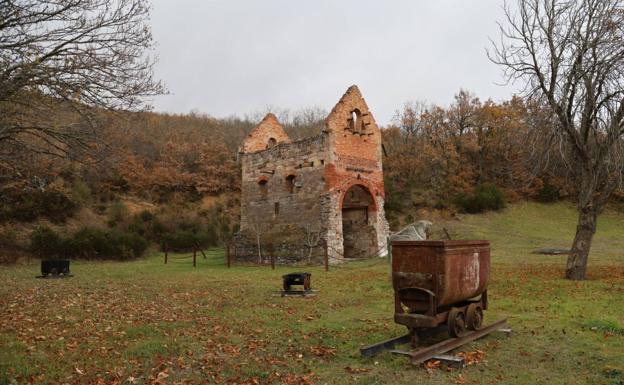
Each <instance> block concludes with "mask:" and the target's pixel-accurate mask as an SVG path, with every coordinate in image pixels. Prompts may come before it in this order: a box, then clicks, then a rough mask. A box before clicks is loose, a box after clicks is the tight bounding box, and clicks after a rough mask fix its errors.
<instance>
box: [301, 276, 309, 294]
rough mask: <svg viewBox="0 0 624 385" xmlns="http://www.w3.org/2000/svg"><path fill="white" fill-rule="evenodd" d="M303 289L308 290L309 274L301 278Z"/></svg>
mask: <svg viewBox="0 0 624 385" xmlns="http://www.w3.org/2000/svg"><path fill="white" fill-rule="evenodd" d="M303 290H305V291H308V290H310V276H306V277H305V278H304V279H303Z"/></svg>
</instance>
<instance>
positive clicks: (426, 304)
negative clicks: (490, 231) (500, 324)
mask: <svg viewBox="0 0 624 385" xmlns="http://www.w3.org/2000/svg"><path fill="white" fill-rule="evenodd" d="M489 276H490V243H489V242H488V241H473V240H456V241H394V242H392V285H393V287H394V305H395V310H394V322H396V323H397V324H400V325H404V326H406V327H407V328H408V330H409V332H410V339H411V343H412V346H414V347H415V346H416V345H418V334H419V332H421V331H423V330H426V329H429V328H435V327H437V326H440V325H443V324H446V325H448V331H449V334H450V335H451V337H461V336H462V335H464V334H465V333H466V332H467V330H468V329H469V330H478V329H479V328H481V325H482V322H483V311H484V310H485V309H487V306H488V301H487V286H488V280H489Z"/></svg>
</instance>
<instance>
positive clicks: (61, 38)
mask: <svg viewBox="0 0 624 385" xmlns="http://www.w3.org/2000/svg"><path fill="white" fill-rule="evenodd" d="M148 18H149V2H148V0H64V1H59V0H0V147H1V149H2V153H0V154H1V155H3V157H4V158H5V159H6V158H7V157H10V156H11V155H12V154H15V153H20V152H25V151H26V152H33V151H34V152H39V153H46V154H51V155H56V156H62V157H72V156H73V155H75V152H76V151H79V150H81V149H86V148H93V146H94V145H97V143H96V142H95V140H94V135H95V134H96V132H97V127H98V124H97V123H98V118H102V115H103V114H102V111H103V110H118V109H122V110H140V109H142V108H144V107H145V104H144V100H145V99H144V98H145V97H149V96H151V95H155V94H159V93H162V92H164V88H163V86H162V85H161V83H160V82H159V81H156V80H154V79H153V77H152V67H153V64H154V58H153V57H151V56H149V53H150V50H151V48H152V47H153V40H152V35H151V32H150V28H149V25H148ZM9 159H10V158H9Z"/></svg>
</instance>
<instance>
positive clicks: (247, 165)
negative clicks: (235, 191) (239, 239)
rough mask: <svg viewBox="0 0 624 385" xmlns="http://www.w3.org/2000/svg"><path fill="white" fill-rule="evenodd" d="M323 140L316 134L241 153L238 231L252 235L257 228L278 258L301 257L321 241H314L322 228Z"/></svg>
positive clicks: (325, 150)
mask: <svg viewBox="0 0 624 385" xmlns="http://www.w3.org/2000/svg"><path fill="white" fill-rule="evenodd" d="M326 139H327V136H326V135H320V136H317V137H313V138H307V139H303V140H300V141H297V142H293V143H284V144H279V145H277V146H276V147H273V148H270V149H267V150H265V151H261V152H256V153H249V154H243V155H242V158H241V160H242V169H243V178H242V186H241V188H242V194H241V196H242V197H244V198H243V199H242V202H241V232H242V233H245V234H246V236H247V237H252V238H253V237H254V236H255V235H256V233H257V232H258V231H259V232H260V233H261V234H262V235H261V238H262V243H263V244H265V245H267V247H268V246H272V248H273V249H274V253H275V254H276V255H277V256H279V257H282V256H283V257H290V258H293V259H300V258H304V257H306V256H307V254H308V246H314V245H317V247H318V245H320V244H321V242H320V240H318V241H316V242H313V241H315V240H316V239H318V236H317V235H316V234H317V233H319V232H322V231H323V224H322V222H321V204H322V196H323V195H324V194H326V193H327V192H326V191H325V183H324V181H323V174H324V171H323V170H324V167H325V161H326V160H327V157H328V154H327V144H326ZM306 239H310V242H308V244H307V245H306ZM269 244H270V245H269ZM256 249H257V248H256ZM313 251H315V250H313ZM316 253H317V254H318V252H317V251H316ZM286 254H288V255H286Z"/></svg>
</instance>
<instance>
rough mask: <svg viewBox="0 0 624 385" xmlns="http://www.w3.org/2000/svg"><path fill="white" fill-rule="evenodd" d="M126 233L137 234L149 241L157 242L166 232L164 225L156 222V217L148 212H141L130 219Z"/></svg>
mask: <svg viewBox="0 0 624 385" xmlns="http://www.w3.org/2000/svg"><path fill="white" fill-rule="evenodd" d="M128 231H130V232H132V233H137V234H139V235H141V236H142V237H144V238H145V239H148V240H150V241H154V242H158V241H160V240H161V239H162V235H163V234H164V233H165V232H166V230H165V227H164V225H163V224H162V223H161V222H160V221H159V220H158V218H157V217H156V215H154V214H152V213H151V212H150V211H148V210H143V211H141V212H140V213H138V214H135V215H134V217H132V221H131V222H130V224H129V225H128Z"/></svg>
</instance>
